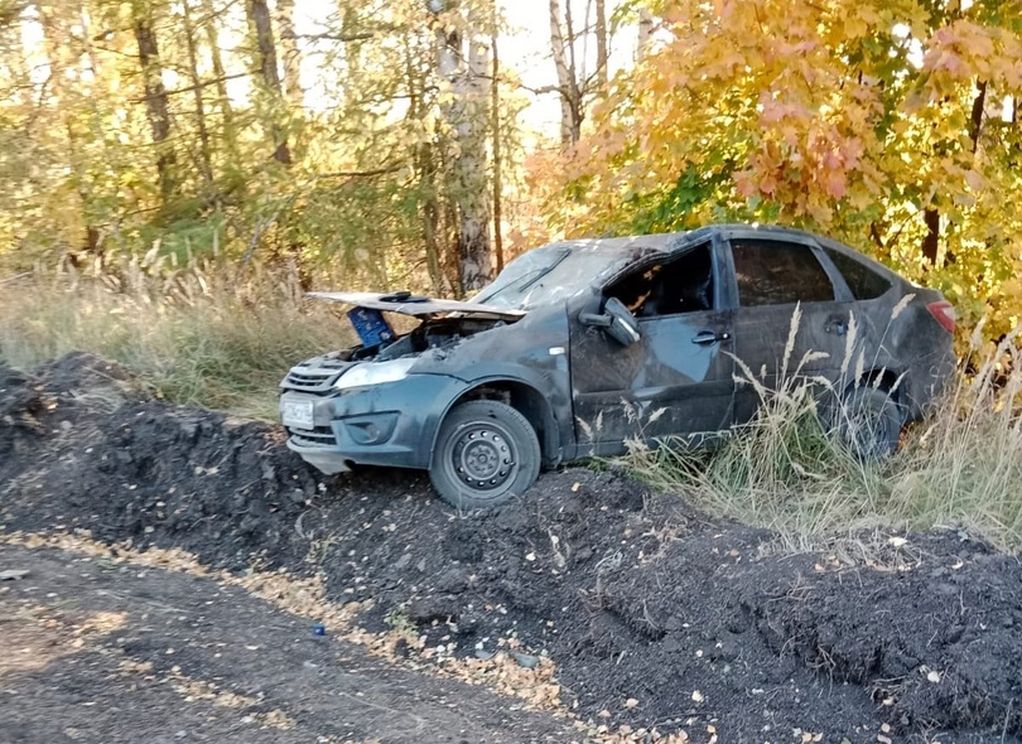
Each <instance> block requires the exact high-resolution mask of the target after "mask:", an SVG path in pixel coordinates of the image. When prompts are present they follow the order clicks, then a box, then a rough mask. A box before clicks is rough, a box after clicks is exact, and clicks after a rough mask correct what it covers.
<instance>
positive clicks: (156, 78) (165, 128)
mask: <svg viewBox="0 0 1022 744" xmlns="http://www.w3.org/2000/svg"><path fill="white" fill-rule="evenodd" d="M132 14H133V19H132V25H133V30H134V32H135V42H136V43H137V44H138V63H139V66H140V67H141V69H142V83H143V86H144V87H145V104H146V116H147V117H148V119H149V129H150V131H151V132H152V137H153V145H154V146H155V147H156V173H157V176H158V178H159V186H160V196H161V198H162V199H163V204H164V206H166V205H167V203H168V202H169V201H170V199H171V197H172V196H173V195H174V191H175V190H176V189H177V183H176V174H175V173H174V169H175V167H176V165H177V156H176V155H175V153H174V146H173V143H172V142H171V141H170V102H169V100H168V97H167V90H166V88H164V86H163V68H162V66H161V64H160V48H159V44H158V42H157V40H156V33H155V31H154V30H153V21H152V16H151V15H150V14H149V12H148V10H147V9H146V8H144V7H143V6H142V4H141V3H138V2H136V3H135V4H134V5H133V6H132Z"/></svg>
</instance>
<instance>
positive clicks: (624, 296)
mask: <svg viewBox="0 0 1022 744" xmlns="http://www.w3.org/2000/svg"><path fill="white" fill-rule="evenodd" d="M604 294H605V295H606V296H607V297H617V298H618V299H619V300H621V302H623V303H624V304H625V306H626V307H628V309H629V310H631V311H632V313H633V314H634V315H635V317H637V318H652V317H657V316H662V315H677V314H679V313H691V312H696V311H699V310H712V309H713V296H714V286H713V259H712V257H711V253H710V244H709V243H705V244H703V245H699V246H696V247H695V248H693V249H691V250H689V251H686V252H685V253H684V254H682V255H681V256H678V257H677V258H671V259H668V260H665V261H663V262H660V263H655V264H651V265H647V266H645V267H644V268H642V269H639V270H638V271H635V272H633V273H631V274H628V275H627V276H624V277H622V278H621V279H619V280H618V281H616V282H615V283H614V284H612V285H611V286H610V287H608V288H607V289H606V291H605V292H604Z"/></svg>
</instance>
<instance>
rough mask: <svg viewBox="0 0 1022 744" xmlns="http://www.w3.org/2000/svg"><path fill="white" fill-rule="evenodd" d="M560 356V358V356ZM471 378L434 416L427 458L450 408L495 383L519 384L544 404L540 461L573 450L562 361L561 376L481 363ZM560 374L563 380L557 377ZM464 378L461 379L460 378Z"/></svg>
mask: <svg viewBox="0 0 1022 744" xmlns="http://www.w3.org/2000/svg"><path fill="white" fill-rule="evenodd" d="M562 359H563V357H562ZM474 371H475V372H476V374H475V375H473V377H472V379H470V380H464V382H465V386H464V387H463V388H462V389H460V390H459V391H458V393H457V395H455V396H453V397H451V399H450V400H448V401H446V403H445V405H444V407H443V409H442V413H441V414H440V416H439V417H438V419H437V426H436V428H435V429H434V432H433V439H432V442H431V445H430V458H432V456H433V453H434V452H435V450H436V446H437V441H438V439H439V436H440V428H441V427H442V425H443V422H444V419H446V418H447V414H448V413H449V412H450V410H451V409H452V408H453V407H454V406H455V405H457V403H458V402H460V401H462V400H467V399H471V398H472V397H473V393H475V392H476V391H478V390H480V388H486V387H491V386H498V385H502V384H503V385H507V384H510V385H519V386H522V387H525V388H528V389H530V390H531V391H532V392H534V393H535V395H536V396H537V397H538V398H541V399H542V400H543V401H544V403H545V405H544V406H543V407H542V408H541V411H542V413H541V415H542V416H543V418H544V427H543V430H544V432H545V436H544V437H543V440H542V441H541V442H540V445H541V447H542V450H543V455H544V460H546V461H547V462H548V463H549V464H551V465H556V464H558V463H560V462H561V461H563V460H565V459H568V458H570V457H571V455H572V452H573V450H574V446H575V442H574V436H575V434H574V432H575V429H574V426H573V423H572V413H571V410H572V409H571V398H570V389H569V388H568V387H567V385H568V384H569V383H568V373H567V363H566V361H565V362H564V368H563V373H562V374H561V375H558V374H556V371H554V372H555V374H553V375H551V374H550V372H551V371H553V370H539V369H534V368H530V367H524V366H520V365H514V364H501V363H493V364H483V365H480V366H478V367H477V368H476V369H475V370H474ZM562 375H563V380H557V379H556V378H557V377H561V376H562ZM462 379H464V378H462Z"/></svg>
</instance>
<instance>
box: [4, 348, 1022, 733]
mask: <svg viewBox="0 0 1022 744" xmlns="http://www.w3.org/2000/svg"><path fill="white" fill-rule="evenodd" d="M0 526H2V529H4V530H6V531H12V530H24V531H42V532H45V531H54V530H72V529H87V530H89V531H90V532H91V534H92V535H93V536H94V537H96V538H98V539H101V540H104V541H108V542H110V543H114V542H122V541H125V540H129V541H131V542H132V543H133V544H134V545H135V546H136V547H141V548H145V547H147V546H159V547H179V548H183V549H185V550H188V551H190V552H192V553H194V554H196V555H197V556H198V557H199V559H200V560H201V561H203V562H204V563H206V564H208V565H210V566H215V567H219V568H225V569H228V570H233V571H245V570H250V569H251V568H252V567H253V566H255V567H257V568H264V569H278V568H279V569H286V570H289V571H291V572H293V573H294V574H296V575H307V574H312V573H322V574H323V575H324V576H325V578H326V582H327V587H328V591H329V594H330V595H331V598H333V599H336V600H338V601H349V600H366V599H370V598H371V599H373V600H374V601H373V603H372V609H371V610H369V611H367V612H366V613H365V614H364V615H363V617H362V618H361V622H362V624H363V625H365V627H367V628H369V629H380V628H382V627H385V626H386V625H388V624H389V625H394V624H400V625H401V626H402V627H407V628H411V629H412V630H413V631H414V632H415V633H417V634H420V635H422V636H424V638H425V642H426V644H427V645H429V646H431V647H437V648H440V647H442V649H441V652H442V654H455V655H479V656H483V657H485V656H486V655H488V654H492V653H494V652H495V651H496V650H498V649H510V650H513V651H514V652H515V654H516V658H518V659H519V660H520V663H522V664H525V665H528V664H531V663H535V659H536V657H538V656H540V655H545V656H549V657H550V658H551V659H552V660H553V661H554V663H555V664H556V669H557V678H558V680H559V682H560V684H561V686H562V699H563V700H565V701H566V702H567V703H568V705H569V706H570V707H572V708H573V709H574V710H575V712H576V713H577V714H578V715H579V716H580V717H581V718H583V719H590V720H592V721H594V722H596V723H607V724H608V725H609V726H612V727H613V726H617V725H620V724H629V725H632V726H635V727H639V726H642V727H646V728H653V727H656V728H657V729H658V730H660V731H671V730H679V729H684V730H686V731H690V732H691V731H706V730H712V731H714V732H716V734H717V735H718V736H719V737H720V740H721V741H759V742H767V741H770V742H782V741H827V742H830V741H833V742H841V741H842V740H847V741H848V742H860V741H862V742H866V741H870V742H875V741H880V742H884V741H885V740H887V739H890V740H899V739H900V740H917V741H927V742H932V741H940V742H944V744H948V743H949V742H965V741H969V742H1001V741H1007V740H1017V739H1018V737H1019V736H1022V565H1020V563H1019V561H1018V560H1017V558H1016V557H1013V556H1009V555H1005V554H1002V553H998V552H996V551H994V550H993V549H992V548H991V547H990V546H988V545H987V544H985V543H984V542H982V541H980V540H977V539H974V538H973V537H971V536H969V535H967V534H966V533H964V532H960V531H943V532H935V533H929V534H906V535H896V536H893V537H887V536H884V537H881V538H875V537H870V538H869V541H870V542H871V547H870V549H869V551H868V554H869V556H870V557H869V560H867V561H863V560H851V559H848V558H846V557H845V556H844V555H843V554H841V553H840V551H822V552H817V553H803V554H795V555H792V554H790V553H787V554H785V553H783V552H781V551H780V550H779V549H778V547H777V546H778V543H777V540H776V537H775V536H774V535H773V534H772V533H770V532H769V531H767V530H761V529H754V528H751V527H748V526H745V525H741V524H735V523H731V522H723V521H720V520H717V519H713V518H710V517H707V516H705V515H703V514H700V513H699V512H697V511H695V510H694V509H692V508H690V507H689V506H688V505H687V504H686V502H685V499H684V495H683V494H664V493H654V492H652V491H650V490H649V489H648V488H647V487H645V486H643V485H642V484H640V483H638V482H636V481H634V480H632V479H630V478H628V477H627V476H626V475H625V474H623V473H619V472H614V471H610V472H595V471H592V470H587V469H582V468H568V469H563V470H559V471H557V472H552V473H549V474H546V475H544V476H543V477H542V478H541V479H540V480H539V481H538V482H537V484H536V485H535V487H534V488H532V489H531V490H530V491H529V492H528V493H527V494H525V495H524V496H522V497H521V498H520V499H518V500H516V501H515V502H513V503H511V504H509V505H507V506H504V507H502V508H499V509H497V510H494V511H490V512H479V513H471V514H459V513H457V512H455V511H454V510H452V509H451V508H450V507H449V506H447V505H446V504H444V503H443V502H441V501H440V500H439V499H438V498H436V497H435V496H434V495H433V494H432V493H431V491H430V489H429V485H428V479H427V478H425V477H424V476H422V475H418V474H414V473H407V472H400V471H386V470H371V471H363V472H357V473H354V474H349V475H345V476H336V477H325V476H323V475H321V474H319V473H318V472H316V471H315V470H313V469H311V468H310V467H309V466H307V465H305V464H304V463H303V462H302V461H301V460H300V459H299V458H298V457H297V456H295V455H293V454H292V453H291V452H289V451H288V450H287V448H286V447H285V444H284V438H283V434H282V431H281V430H280V429H279V428H278V427H275V426H271V425H267V424H263V423H258V422H253V421H242V420H237V419H233V418H231V417H228V416H225V415H223V414H220V413H215V412H211V411H206V410H202V409H197V408H187V407H180V406H174V405H170V404H167V403H164V402H161V401H159V400H155V399H153V398H151V397H149V396H147V395H146V394H145V393H144V392H142V390H141V388H140V387H139V386H136V385H135V384H134V383H133V380H132V376H131V375H130V374H129V373H128V372H127V371H126V370H124V369H122V368H120V367H118V366H116V365H113V364H111V363H108V362H105V361H104V360H102V359H99V358H97V357H94V356H90V355H87V354H72V355H68V356H66V357H63V358H61V359H59V360H57V361H55V362H53V363H51V364H48V365H45V366H43V367H41V368H40V369H38V370H36V371H35V372H34V373H33V374H30V375H28V374H22V373H20V372H16V371H15V370H13V369H11V368H9V367H5V366H3V365H0ZM864 539H865V538H864ZM708 727H712V728H711V729H710V728H708ZM807 737H808V738H807Z"/></svg>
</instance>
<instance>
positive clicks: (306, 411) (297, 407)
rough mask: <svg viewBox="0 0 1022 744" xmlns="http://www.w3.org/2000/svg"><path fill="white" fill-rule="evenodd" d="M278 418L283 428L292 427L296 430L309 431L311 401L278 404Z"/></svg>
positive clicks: (311, 424)
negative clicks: (281, 421)
mask: <svg viewBox="0 0 1022 744" xmlns="http://www.w3.org/2000/svg"><path fill="white" fill-rule="evenodd" d="M280 418H281V419H282V420H283V422H284V426H293V427H295V428H296V429H311V428H312V426H313V419H312V401H311V400H285V401H282V402H281V404H280Z"/></svg>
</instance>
